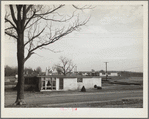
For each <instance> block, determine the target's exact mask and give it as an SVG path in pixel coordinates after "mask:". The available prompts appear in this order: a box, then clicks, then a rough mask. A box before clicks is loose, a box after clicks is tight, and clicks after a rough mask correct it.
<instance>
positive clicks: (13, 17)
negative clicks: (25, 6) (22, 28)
mask: <svg viewBox="0 0 149 119" xmlns="http://www.w3.org/2000/svg"><path fill="white" fill-rule="evenodd" d="M9 6H10V11H11V17H12V19H13V21H14V23H15V24H16V25H17V20H16V18H15V15H14V10H13V6H12V5H9Z"/></svg>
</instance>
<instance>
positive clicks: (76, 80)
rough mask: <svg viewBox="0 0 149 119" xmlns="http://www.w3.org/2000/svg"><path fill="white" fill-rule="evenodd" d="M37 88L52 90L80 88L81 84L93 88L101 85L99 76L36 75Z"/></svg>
mask: <svg viewBox="0 0 149 119" xmlns="http://www.w3.org/2000/svg"><path fill="white" fill-rule="evenodd" d="M37 78H38V80H39V81H38V88H39V90H40V91H54V90H57V91H59V90H64V91H67V90H80V89H81V88H82V87H83V86H85V88H86V89H89V88H94V86H95V85H96V86H100V87H101V86H102V81H101V78H100V77H99V76H98V77H95V76H94V77H93V76H62V75H49V76H38V77H37Z"/></svg>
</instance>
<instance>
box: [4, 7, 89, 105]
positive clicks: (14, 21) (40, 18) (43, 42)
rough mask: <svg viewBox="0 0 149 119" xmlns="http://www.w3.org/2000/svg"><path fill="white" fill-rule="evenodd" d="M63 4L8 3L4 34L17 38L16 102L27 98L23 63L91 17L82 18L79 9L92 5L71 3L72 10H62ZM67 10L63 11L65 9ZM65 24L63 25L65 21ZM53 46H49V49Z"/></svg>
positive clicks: (19, 103) (21, 102)
mask: <svg viewBox="0 0 149 119" xmlns="http://www.w3.org/2000/svg"><path fill="white" fill-rule="evenodd" d="M64 7H65V5H64V4H61V5H51V6H43V5H6V6H5V8H6V11H5V34H6V35H8V36H10V37H11V38H13V39H15V40H16V42H17V61H18V90H17V98H16V102H15V104H16V105H22V104H25V102H24V75H23V73H24V64H25V62H26V61H27V60H28V59H29V58H30V57H31V55H33V54H35V51H36V50H37V49H48V48H46V46H47V45H49V44H52V43H54V42H55V41H58V40H60V39H61V38H62V37H64V36H66V35H67V34H70V33H71V32H73V31H75V30H77V29H78V28H80V27H81V26H83V25H85V24H86V23H87V22H88V20H89V17H87V19H84V20H82V21H81V20H80V19H81V18H80V16H82V15H79V12H77V11H82V10H83V9H88V8H90V6H84V7H77V6H75V5H72V7H73V9H74V11H73V12H72V13H71V14H60V12H61V10H62V9H63V8H64ZM63 13H64V12H63ZM62 24H63V25H62ZM49 50H50V49H49Z"/></svg>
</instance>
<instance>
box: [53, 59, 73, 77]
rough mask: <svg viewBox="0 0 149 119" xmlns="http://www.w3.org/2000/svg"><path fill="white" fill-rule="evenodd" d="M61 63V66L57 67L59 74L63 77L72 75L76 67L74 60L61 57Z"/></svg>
mask: <svg viewBox="0 0 149 119" xmlns="http://www.w3.org/2000/svg"><path fill="white" fill-rule="evenodd" d="M60 62H61V63H60V64H58V65H55V66H56V69H57V71H58V73H60V74H63V75H67V74H70V73H72V70H73V69H74V67H75V65H74V64H73V62H72V60H70V59H68V58H66V57H60Z"/></svg>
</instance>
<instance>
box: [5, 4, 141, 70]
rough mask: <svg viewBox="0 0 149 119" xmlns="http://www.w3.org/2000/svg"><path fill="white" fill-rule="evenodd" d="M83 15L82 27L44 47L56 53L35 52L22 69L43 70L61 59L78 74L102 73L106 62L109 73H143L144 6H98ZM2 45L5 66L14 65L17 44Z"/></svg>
mask: <svg viewBox="0 0 149 119" xmlns="http://www.w3.org/2000/svg"><path fill="white" fill-rule="evenodd" d="M66 7H67V9H66V10H67V12H68V8H69V9H70V10H71V8H70V6H66ZM61 12H65V11H61ZM82 12H83V14H86V16H89V15H91V18H90V20H89V21H88V23H87V24H86V25H85V26H82V27H81V29H80V30H79V31H74V32H73V33H71V34H69V35H67V36H65V37H63V38H62V39H61V40H59V41H56V42H55V43H53V44H50V45H49V46H48V47H47V48H49V49H51V50H54V51H57V53H54V52H51V51H49V50H37V51H36V53H37V54H35V55H32V56H31V58H30V59H29V60H27V62H26V63H25V67H30V68H33V69H36V68H37V67H38V66H40V67H41V68H42V71H45V70H46V67H52V66H53V65H54V64H57V63H59V62H60V60H59V58H60V57H61V56H63V57H67V58H69V59H71V60H72V61H73V63H74V64H76V66H77V71H91V70H92V69H94V70H95V71H99V70H105V68H106V67H105V62H108V70H110V71H135V72H143V6H141V5H99V6H98V5H97V6H96V7H95V8H94V9H90V10H83V11H82ZM4 43H5V49H4V50H5V65H9V66H17V59H16V58H17V57H16V48H17V47H16V42H15V41H14V40H12V39H8V38H7V37H6V40H5V42H4Z"/></svg>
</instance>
